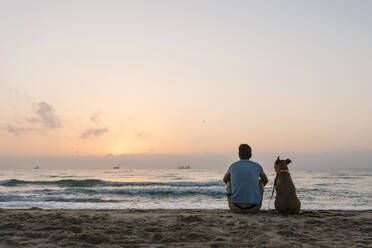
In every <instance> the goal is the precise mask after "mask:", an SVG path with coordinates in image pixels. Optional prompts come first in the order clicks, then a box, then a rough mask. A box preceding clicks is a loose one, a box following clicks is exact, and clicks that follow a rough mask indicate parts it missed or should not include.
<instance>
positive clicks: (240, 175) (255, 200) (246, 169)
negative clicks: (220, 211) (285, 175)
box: [228, 160, 264, 204]
mask: <svg viewBox="0 0 372 248" xmlns="http://www.w3.org/2000/svg"><path fill="white" fill-rule="evenodd" d="M228 173H230V177H231V186H232V195H231V200H232V202H233V203H243V204H260V203H261V201H262V199H261V194H260V189H259V175H260V174H264V172H263V169H262V167H261V165H259V164H258V163H256V162H253V161H250V160H240V161H237V162H235V163H233V164H232V165H231V166H230V167H229V169H228Z"/></svg>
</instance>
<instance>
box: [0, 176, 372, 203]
mask: <svg viewBox="0 0 372 248" xmlns="http://www.w3.org/2000/svg"><path fill="white" fill-rule="evenodd" d="M224 173H225V170H205V169H203V170H202V169H200V170H199V169H183V170H181V169H172V170H160V169H159V170H135V169H132V170H128V169H105V170H102V169H100V170H94V169H90V170H78V169H74V170H67V169H66V170H43V169H39V170H13V171H10V170H8V171H2V172H1V173H0V208H30V207H39V208H65V209H127V208H138V209H154V208H165V209H179V208H185V209H226V208H227V202H226V188H225V185H224V183H223V182H222V180H221V179H222V177H223V175H224ZM267 175H268V177H269V184H268V185H267V186H266V187H265V193H264V200H263V205H262V208H263V209H268V208H269V209H273V208H274V199H275V194H274V197H273V199H272V200H271V201H270V196H271V193H272V186H273V182H274V178H275V173H274V172H270V173H268V172H267ZM291 176H292V179H293V182H294V184H295V186H296V188H297V195H298V198H299V199H300V200H301V202H302V209H343V210H345V209H355V210H364V209H372V170H368V169H364V170H334V171H300V170H296V171H293V172H291ZM269 201H270V205H269Z"/></svg>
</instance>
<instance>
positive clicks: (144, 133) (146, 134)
mask: <svg viewBox="0 0 372 248" xmlns="http://www.w3.org/2000/svg"><path fill="white" fill-rule="evenodd" d="M150 136H152V133H148V132H139V133H137V137H139V138H148V137H150Z"/></svg>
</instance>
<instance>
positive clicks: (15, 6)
mask: <svg viewBox="0 0 372 248" xmlns="http://www.w3.org/2000/svg"><path fill="white" fill-rule="evenodd" d="M371 12H372V2H370V1H362V0H356V1H342V0H337V1H336V0H333V1H332V0H330V1H317V0H314V1H208V0H205V1H194V0H190V1H162V0H159V1H140V0H139V1H112V0H111V1H82V0H74V1H69V0H66V1H46V0H45V1H40V0H35V1H18V0H0V30H1V34H0V54H1V55H0V71H1V73H0V113H1V115H0V137H1V139H0V157H18V158H24V157H32V156H33V157H35V156H36V157H53V156H54V157H55V156H57V157H58V156H63V157H68V156H72V157H73V156H105V155H107V154H112V155H123V154H126V155H136V154H142V155H159V154H175V155H177V154H178V155H180V154H186V155H187V154H188V155H193V156H194V155H195V156H199V155H202V154H235V153H236V150H237V147H238V145H239V144H241V143H248V144H250V145H251V146H252V147H253V150H254V151H255V152H257V153H266V154H273V156H274V154H275V155H276V154H279V153H284V154H312V153H317V154H322V153H333V152H336V153H337V152H340V151H347V152H350V151H367V152H368V151H372V132H371V130H370V127H371V126H372V101H371V98H372V73H371V69H372V61H371V59H370V58H371V57H372V45H371V44H372V33H371V32H370V27H371V25H372V15H371V14H370V13H371ZM371 161H372V160H371Z"/></svg>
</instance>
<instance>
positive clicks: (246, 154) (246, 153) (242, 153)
mask: <svg viewBox="0 0 372 248" xmlns="http://www.w3.org/2000/svg"><path fill="white" fill-rule="evenodd" d="M251 157H252V149H251V147H250V146H249V145H247V144H241V145H240V146H239V158H240V159H250V158H251Z"/></svg>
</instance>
